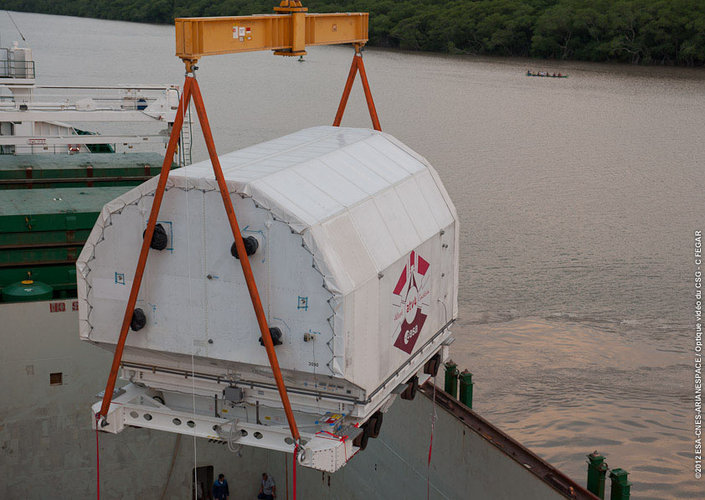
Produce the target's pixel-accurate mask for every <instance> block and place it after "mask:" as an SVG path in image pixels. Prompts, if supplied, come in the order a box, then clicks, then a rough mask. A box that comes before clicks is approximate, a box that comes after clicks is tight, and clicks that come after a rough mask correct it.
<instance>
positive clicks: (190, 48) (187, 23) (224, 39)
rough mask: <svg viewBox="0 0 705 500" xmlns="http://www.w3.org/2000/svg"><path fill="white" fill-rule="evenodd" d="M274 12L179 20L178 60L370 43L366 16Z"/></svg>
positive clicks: (289, 53)
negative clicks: (313, 46) (308, 46)
mask: <svg viewBox="0 0 705 500" xmlns="http://www.w3.org/2000/svg"><path fill="white" fill-rule="evenodd" d="M275 10H277V11H278V12H280V13H279V14H269V15H255V16H237V17H190V18H189V17H184V18H177V19H175V20H174V22H175V25H176V55H177V56H178V57H180V58H181V59H183V60H184V62H186V64H187V67H188V66H190V65H193V64H195V62H196V61H197V60H198V59H199V58H201V57H203V56H210V55H217V54H233V53H238V52H252V51H257V50H273V51H274V53H275V54H276V55H283V56H299V55H304V54H306V50H305V49H306V46H307V45H334V44H343V43H353V44H360V45H364V44H365V43H366V42H367V39H368V19H369V14H368V13H366V12H346V13H335V14H309V13H307V12H306V10H307V9H306V8H305V7H298V8H296V7H294V8H281V7H277V8H275ZM189 63H190V64H189ZM188 69H190V68H188Z"/></svg>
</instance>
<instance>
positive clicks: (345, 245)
mask: <svg viewBox="0 0 705 500" xmlns="http://www.w3.org/2000/svg"><path fill="white" fill-rule="evenodd" d="M322 227H323V229H324V230H325V234H324V235H323V236H324V238H325V240H324V241H330V245H327V247H326V253H327V255H328V256H329V257H330V258H331V259H334V260H333V262H335V264H334V268H335V274H339V273H341V274H344V275H346V276H348V277H349V278H350V281H351V285H352V287H351V289H352V288H355V287H357V286H360V285H361V284H363V283H364V282H365V281H366V280H368V279H369V278H370V276H375V275H376V274H377V269H376V268H375V265H374V262H373V261H372V259H371V257H370V254H369V253H368V251H367V249H366V248H365V246H364V245H363V244H362V242H361V241H360V240H359V239H358V238H355V237H351V236H354V235H356V233H357V232H356V231H355V226H354V225H353V223H352V220H351V219H350V216H349V215H348V214H347V213H346V214H343V215H340V216H338V217H336V218H334V219H330V220H328V221H326V222H325V223H324V224H323V226H322Z"/></svg>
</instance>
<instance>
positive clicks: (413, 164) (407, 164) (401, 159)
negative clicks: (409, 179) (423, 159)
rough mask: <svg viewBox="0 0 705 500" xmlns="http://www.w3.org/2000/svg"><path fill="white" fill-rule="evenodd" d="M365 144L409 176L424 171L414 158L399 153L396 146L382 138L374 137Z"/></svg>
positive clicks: (404, 153) (422, 166)
mask: <svg viewBox="0 0 705 500" xmlns="http://www.w3.org/2000/svg"><path fill="white" fill-rule="evenodd" d="M366 142H367V144H368V145H370V146H371V147H373V148H374V149H375V150H376V151H378V152H379V153H381V154H383V155H384V156H385V157H387V158H389V159H391V160H392V161H393V162H394V163H396V164H397V165H399V166H400V167H402V168H403V169H404V170H406V171H407V172H408V173H410V174H414V173H416V172H421V171H422V170H424V165H423V164H421V163H419V161H418V160H417V159H416V158H414V157H412V156H410V155H408V154H406V152H402V151H400V149H399V147H398V146H397V145H396V144H394V143H393V142H390V141H389V140H388V139H386V138H384V137H382V136H379V135H376V136H373V137H370V138H369V139H368V140H367V141H366Z"/></svg>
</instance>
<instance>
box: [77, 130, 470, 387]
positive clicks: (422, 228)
mask: <svg viewBox="0 0 705 500" xmlns="http://www.w3.org/2000/svg"><path fill="white" fill-rule="evenodd" d="M220 162H221V165H222V168H223V173H224V175H225V179H226V181H227V185H228V188H229V191H230V194H231V199H232V200H233V204H234V207H235V212H236V214H237V216H238V220H239V223H240V227H241V230H242V234H243V236H254V237H255V238H256V239H257V240H258V243H259V248H258V250H257V253H255V254H254V255H253V256H252V257H250V260H251V262H252V267H253V271H254V274H255V279H256V281H257V284H258V288H259V292H260V296H261V298H262V302H263V304H264V307H265V312H266V313H267V316H268V321H269V323H270V326H276V327H279V328H280V329H281V330H282V332H283V334H284V343H283V345H280V346H277V348H276V349H277V355H278V358H279V362H280V364H281V366H282V368H283V369H284V371H285V375H286V374H288V377H289V378H288V379H287V384H288V385H294V386H296V385H300V386H305V385H306V384H307V383H309V382H302V381H304V380H310V377H311V376H314V377H319V378H320V377H323V376H325V377H328V379H329V380H337V381H338V382H339V383H340V384H343V385H339V386H337V387H338V389H340V390H342V389H343V388H344V387H349V385H346V384H348V383H349V384H353V385H354V386H355V387H357V388H360V389H361V390H363V391H365V392H367V393H368V394H369V392H370V391H374V390H375V389H377V388H378V387H380V385H381V384H382V382H383V381H384V380H385V379H388V377H389V376H390V375H391V374H393V373H394V372H395V371H396V370H398V369H399V368H400V367H401V366H402V365H404V364H405V363H406V362H407V361H408V360H409V359H410V357H411V356H413V354H414V352H416V351H417V350H418V349H419V348H420V347H421V346H423V345H424V344H425V343H427V342H430V340H431V339H432V338H434V336H435V335H436V334H437V333H438V332H439V331H441V330H442V329H443V327H444V326H445V325H447V324H448V323H449V322H450V321H452V320H453V319H454V318H455V317H456V316H457V297H456V293H457V280H458V274H457V271H458V269H457V267H458V266H457V260H458V227H457V216H456V212H455V208H454V207H453V204H452V202H451V200H450V198H449V197H448V194H447V192H446V191H445V189H444V187H443V185H442V183H441V181H440V179H439V177H438V175H437V173H436V172H435V170H434V169H433V168H432V167H431V166H430V165H429V164H428V162H427V161H426V160H425V159H424V158H422V157H421V156H419V155H418V154H416V153H415V152H413V151H412V150H411V149H409V148H408V147H406V146H405V145H403V144H402V143H400V142H399V141H397V140H396V139H394V138H393V137H391V136H389V135H387V134H384V133H381V132H376V131H373V130H367V129H353V128H338V127H315V128H309V129H305V130H301V131H299V132H297V133H294V134H291V135H287V136H285V137H281V138H279V139H275V140H272V141H268V142H264V143H262V144H258V145H255V146H251V147H248V148H244V149H242V150H239V151H235V152H232V153H229V154H225V155H223V156H221V157H220ZM156 185H157V178H154V179H152V180H150V181H147V182H145V183H144V184H142V185H141V186H138V187H136V188H135V189H133V190H131V191H129V192H127V193H125V194H124V195H122V196H120V197H119V198H118V199H116V200H114V201H112V202H111V203H109V204H107V205H106V206H105V207H104V209H103V211H102V213H101V215H100V217H99V218H98V221H97V222H96V226H95V228H94V229H93V231H92V233H91V235H90V237H89V239H88V242H87V243H86V245H85V247H84V249H83V251H82V252H81V255H80V257H79V259H78V262H77V269H78V284H79V310H80V335H81V337H82V338H84V339H86V340H91V341H93V342H97V343H101V344H107V345H110V344H115V343H116V341H117V337H118V333H119V328H120V324H121V322H122V316H123V314H124V309H125V305H126V302H127V297H128V295H129V290H130V286H131V284H132V279H133V274H134V270H135V266H136V263H137V258H138V253H139V248H140V244H141V239H142V232H143V230H144V228H145V227H146V223H147V218H148V216H149V211H150V208H151V204H152V200H153V196H154V190H155V188H156ZM159 223H160V224H162V226H163V227H164V228H165V230H166V232H167V235H168V238H169V242H168V247H167V249H165V250H162V251H156V250H150V254H149V258H148V261H147V270H146V273H145V276H144V280H143V284H142V287H141V290H140V295H139V299H138V303H137V307H139V308H141V309H142V310H143V311H144V312H145V314H146V315H147V326H146V327H145V328H144V329H142V330H140V331H139V332H130V334H129V336H128V340H127V345H128V346H129V347H128V350H127V351H126V354H125V356H126V358H129V357H130V356H131V355H136V354H135V353H139V355H140V356H141V358H140V359H144V357H145V356H147V357H149V356H150V355H153V356H154V359H155V360H157V359H158V360H159V364H160V365H164V364H169V363H170V362H173V363H180V362H183V360H184V359H186V357H188V358H189V359H190V356H191V355H195V356H197V357H198V359H201V360H208V362H209V365H210V366H213V367H216V368H214V369H222V370H224V371H225V370H227V371H229V372H232V371H233V370H236V371H237V372H238V373H239V376H240V377H244V378H246V374H247V372H248V371H250V372H252V373H259V374H260V375H261V374H263V373H269V372H268V370H264V368H266V367H268V366H269V363H268V361H267V358H266V354H265V352H264V348H263V347H261V345H260V344H259V342H258V338H259V330H258V328H257V323H256V319H255V315H254V312H253V310H252V305H251V302H250V298H249V295H248V292H247V289H246V286H245V283H244V277H243V276H242V271H241V268H240V264H239V262H238V261H237V260H235V259H234V258H233V257H232V255H231V251H230V247H231V245H232V243H233V237H232V233H231V230H230V228H229V226H228V223H227V218H226V215H225V211H224V209H223V206H222V199H221V195H220V193H219V192H218V190H217V184H216V182H215V179H214V175H213V171H212V167H211V164H210V161H204V162H200V163H196V164H194V165H192V166H189V167H186V168H181V169H177V170H174V171H172V172H171V173H170V175H169V180H168V184H167V192H166V194H165V197H164V202H163V205H162V208H161V211H160V215H159ZM131 353H132V354H131ZM150 353H151V354H150ZM155 363H156V361H155ZM297 374H302V375H304V374H305V376H303V377H301V378H299V379H297ZM306 377H308V378H306ZM331 377H332V378H331ZM319 382H320V380H319ZM333 386H334V384H331V387H333ZM348 394H349V392H348Z"/></svg>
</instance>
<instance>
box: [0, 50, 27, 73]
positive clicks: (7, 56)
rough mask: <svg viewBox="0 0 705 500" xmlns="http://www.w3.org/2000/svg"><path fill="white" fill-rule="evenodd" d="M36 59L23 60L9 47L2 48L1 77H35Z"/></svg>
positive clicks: (0, 52) (0, 54)
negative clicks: (18, 58)
mask: <svg viewBox="0 0 705 500" xmlns="http://www.w3.org/2000/svg"><path fill="white" fill-rule="evenodd" d="M34 77H35V73H34V61H21V60H17V59H15V58H14V57H13V53H12V52H11V51H10V50H9V49H7V48H0V78H21V79H34Z"/></svg>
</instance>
